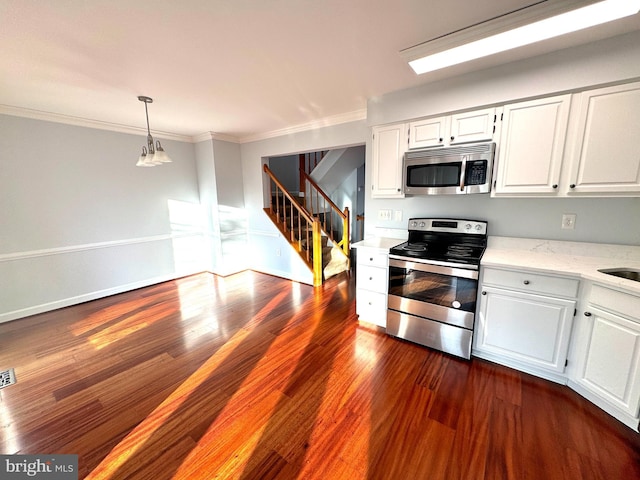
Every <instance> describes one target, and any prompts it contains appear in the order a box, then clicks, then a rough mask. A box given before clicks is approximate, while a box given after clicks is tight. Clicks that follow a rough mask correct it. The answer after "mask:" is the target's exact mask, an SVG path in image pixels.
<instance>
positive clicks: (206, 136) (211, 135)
mask: <svg viewBox="0 0 640 480" xmlns="http://www.w3.org/2000/svg"><path fill="white" fill-rule="evenodd" d="M207 140H220V141H223V142H231V143H240V139H239V138H238V137H234V136H233V135H226V134H223V133H216V132H204V133H200V134H199V135H194V136H193V137H191V141H192V142H193V143H199V142H206V141H207Z"/></svg>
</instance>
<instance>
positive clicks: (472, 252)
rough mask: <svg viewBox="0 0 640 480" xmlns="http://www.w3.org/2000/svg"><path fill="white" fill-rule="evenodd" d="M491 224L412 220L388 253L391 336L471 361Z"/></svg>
mask: <svg viewBox="0 0 640 480" xmlns="http://www.w3.org/2000/svg"><path fill="white" fill-rule="evenodd" d="M486 246H487V222H484V221H478V220H461V219H444V218H411V219H410V220H409V238H408V241H407V242H405V243H402V244H400V245H397V246H395V247H393V248H391V249H390V250H389V304H388V305H389V307H388V310H387V333H388V334H390V335H393V336H395V337H399V338H403V339H406V340H409V341H412V342H415V343H419V344H421V345H425V346H428V347H431V348H435V349H437V350H441V351H443V352H446V353H450V354H452V355H457V356H459V357H463V358H466V359H469V358H471V340H472V336H473V324H474V319H475V315H476V296H477V292H478V272H479V268H480V259H481V258H482V254H483V253H484V250H485V248H486Z"/></svg>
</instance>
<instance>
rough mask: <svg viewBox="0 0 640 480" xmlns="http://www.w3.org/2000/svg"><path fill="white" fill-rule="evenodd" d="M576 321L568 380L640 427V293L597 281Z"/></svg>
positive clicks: (612, 411)
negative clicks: (606, 285) (600, 283)
mask: <svg viewBox="0 0 640 480" xmlns="http://www.w3.org/2000/svg"><path fill="white" fill-rule="evenodd" d="M585 305H586V306H585V309H584V311H583V312H582V315H580V316H579V318H578V320H577V321H576V329H575V332H574V346H573V349H572V363H573V365H572V368H571V371H570V381H569V386H570V387H571V388H573V389H574V390H576V391H577V392H578V393H580V394H582V395H583V396H585V397H586V398H588V399H589V400H591V401H592V402H593V403H595V404H597V405H598V406H600V407H601V408H603V409H604V410H605V411H607V412H608V413H610V414H611V415H613V416H614V417H616V418H618V420H620V421H622V422H623V423H625V424H626V425H628V426H630V427H632V428H634V429H636V430H637V429H638V420H639V413H640V412H639V407H640V297H639V296H635V295H631V294H627V293H624V292H621V291H618V290H614V289H611V288H608V287H605V286H603V285H599V284H593V285H591V287H590V289H589V293H588V294H587V295H586V302H585Z"/></svg>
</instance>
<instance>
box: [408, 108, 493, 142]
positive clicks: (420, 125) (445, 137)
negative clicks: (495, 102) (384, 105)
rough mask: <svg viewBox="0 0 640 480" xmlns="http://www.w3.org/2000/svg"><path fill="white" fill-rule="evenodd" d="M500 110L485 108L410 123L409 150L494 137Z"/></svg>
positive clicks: (480, 140)
mask: <svg viewBox="0 0 640 480" xmlns="http://www.w3.org/2000/svg"><path fill="white" fill-rule="evenodd" d="M495 122H496V109H495V108H485V109H482V110H474V111H472V112H463V113H455V114H453V115H445V116H440V117H432V118H425V119H422V120H416V121H414V122H410V123H409V148H410V149H413V148H425V147H443V146H450V145H457V144H459V143H472V142H483V141H488V140H491V139H492V138H493V134H494V130H495V129H494V126H495Z"/></svg>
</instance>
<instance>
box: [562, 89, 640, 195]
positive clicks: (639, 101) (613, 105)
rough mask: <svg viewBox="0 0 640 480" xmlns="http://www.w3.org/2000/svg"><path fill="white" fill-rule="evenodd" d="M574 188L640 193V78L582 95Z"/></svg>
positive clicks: (571, 180)
mask: <svg viewBox="0 0 640 480" xmlns="http://www.w3.org/2000/svg"><path fill="white" fill-rule="evenodd" d="M575 128H576V130H575V140H574V144H573V148H572V151H571V156H570V161H571V170H570V172H571V173H570V177H569V180H568V181H569V190H568V192H569V193H570V194H572V193H576V194H579V193H587V194H589V193H590V194H597V193H599V194H613V195H616V194H623V195H624V194H629V195H638V194H640V83H631V84H627V85H618V86H615V87H608V88H600V89H597V90H591V91H586V92H583V93H581V94H580V96H579V110H578V111H577V121H576V127H575Z"/></svg>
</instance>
